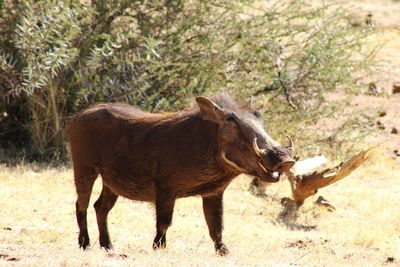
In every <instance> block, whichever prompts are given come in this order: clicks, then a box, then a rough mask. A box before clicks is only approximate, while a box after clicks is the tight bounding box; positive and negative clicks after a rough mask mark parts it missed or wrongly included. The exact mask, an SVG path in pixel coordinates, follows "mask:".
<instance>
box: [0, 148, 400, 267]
mask: <svg viewBox="0 0 400 267" xmlns="http://www.w3.org/2000/svg"><path fill="white" fill-rule="evenodd" d="M397 165H398V160H397V161H396V160H393V159H390V158H387V159H385V158H382V157H381V156H375V157H374V158H373V159H371V160H370V161H369V162H367V163H366V164H365V165H364V166H362V167H360V169H358V170H357V171H355V172H354V173H353V174H351V175H350V176H349V177H347V178H345V179H344V180H343V181H340V182H338V183H337V184H334V185H332V186H330V187H328V188H326V189H322V190H320V193H319V194H318V195H321V194H322V195H323V196H324V197H325V198H327V199H329V200H330V201H331V202H332V203H333V204H334V205H335V206H336V209H337V210H336V211H335V212H328V211H326V210H325V209H323V208H321V207H319V206H316V205H314V204H313V203H312V202H313V201H312V200H313V199H309V200H308V201H307V203H306V204H305V205H304V206H303V207H302V208H301V210H300V213H299V217H298V218H297V219H296V220H295V221H288V220H284V219H281V218H282V216H281V213H282V212H283V210H284V208H283V207H282V206H281V204H280V198H281V197H285V196H290V193H289V184H288V182H287V181H284V182H282V183H279V184H277V185H273V186H270V187H269V188H267V194H268V196H266V197H259V196H255V195H253V194H251V193H250V192H249V190H248V188H249V182H250V179H249V177H245V176H242V177H238V178H237V179H236V180H234V182H233V183H232V184H231V185H230V187H229V188H228V190H227V191H226V194H225V216H224V219H225V231H224V236H225V238H224V239H225V242H226V244H227V245H228V247H229V248H230V250H231V255H230V256H228V257H224V258H222V257H218V256H217V255H215V253H214V250H213V245H212V242H211V240H210V238H209V237H208V230H207V227H206V224H205V220H204V218H203V214H202V208H201V199H200V198H196V197H193V198H186V199H181V200H179V201H178V202H177V205H176V208H175V212H174V220H173V225H172V227H171V228H170V230H169V231H168V244H167V249H165V250H162V251H156V252H155V251H153V250H152V248H151V243H152V240H153V235H154V233H155V222H154V210H153V207H152V206H151V205H149V204H145V203H140V202H133V201H129V200H126V199H123V198H120V199H119V200H118V202H117V205H116V206H115V208H114V209H113V210H112V211H111V213H110V216H109V226H110V234H111V239H112V241H113V243H114V250H113V251H112V252H106V251H104V250H101V249H100V248H99V244H98V239H97V238H98V233H97V225H96V222H95V213H94V209H93V208H90V209H89V214H88V225H89V233H90V235H91V243H92V246H91V248H90V249H89V250H88V251H86V252H83V251H81V250H80V249H78V246H77V229H78V228H77V225H76V221H75V207H74V202H75V191H74V185H73V179H72V171H71V169H69V168H47V167H44V168H43V167H39V166H32V165H31V166H24V165H20V166H18V167H14V168H6V167H4V166H3V167H1V166H0V196H1V197H0V207H1V209H0V265H8V264H16V265H22V266H25V265H33V266H86V265H90V266H96V265H98V266H115V265H118V266H120V265H121V266H126V265H135V266H159V265H163V266H188V265H194V266H217V265H218V266H232V265H242V266H243V265H247V266H249V265H250V266H260V265H269V266H272V265H274V266H276V265H278V266H292V265H295V266H343V265H347V266H349V265H352V266H379V265H384V264H394V266H395V265H399V264H400V261H399V260H400V213H399V206H398V205H399V203H400V173H399V171H398V169H396V168H397V167H396V166H397ZM100 186H101V181H100V179H98V181H97V182H96V186H95V190H94V193H93V195H92V199H91V204H92V205H93V203H94V201H95V200H96V198H97V196H98V195H99V190H100ZM315 198H316V197H314V199H315ZM392 261H393V262H392Z"/></svg>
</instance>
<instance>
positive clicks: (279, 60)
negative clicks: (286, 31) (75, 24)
mask: <svg viewBox="0 0 400 267" xmlns="http://www.w3.org/2000/svg"><path fill="white" fill-rule="evenodd" d="M283 49H284V47H283V45H280V46H279V54H278V56H277V58H276V61H275V67H276V69H277V74H278V81H279V84H280V85H281V86H282V89H283V94H284V95H285V97H286V100H287V102H288V103H289V105H290V106H291V107H292V108H296V109H297V106H296V105H295V104H294V103H293V101H292V97H291V96H290V94H289V90H288V88H287V87H286V83H285V82H284V81H283V79H282V59H283Z"/></svg>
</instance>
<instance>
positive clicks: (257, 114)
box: [253, 110, 261, 118]
mask: <svg viewBox="0 0 400 267" xmlns="http://www.w3.org/2000/svg"><path fill="white" fill-rule="evenodd" d="M253 116H254V117H256V118H261V114H260V112H258V111H257V110H255V111H253Z"/></svg>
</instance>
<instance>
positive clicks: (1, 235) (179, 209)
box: [0, 0, 400, 266]
mask: <svg viewBox="0 0 400 267" xmlns="http://www.w3.org/2000/svg"><path fill="white" fill-rule="evenodd" d="M328 2H329V1H328ZM343 2H345V1H343ZM345 4H346V5H349V6H350V7H349V8H351V10H353V8H354V7H355V8H356V9H354V10H355V11H357V10H361V11H360V12H358V11H357V12H358V13H357V16H359V18H360V19H361V21H362V19H363V16H365V14H367V13H369V12H372V15H373V16H372V18H373V21H374V23H376V25H377V27H381V29H380V30H378V31H377V33H376V34H375V35H374V36H373V37H372V39H373V40H372V42H373V44H375V43H384V47H383V48H382V49H381V50H380V52H379V54H378V56H379V58H380V59H382V64H383V65H384V69H383V71H382V72H381V73H377V74H376V75H377V76H379V77H382V79H381V80H380V82H379V83H378V85H379V86H381V87H382V88H383V89H384V91H385V92H389V91H390V87H391V84H392V83H393V81H395V80H396V79H397V81H400V63H399V61H398V59H399V55H400V42H399V40H400V28H399V26H398V25H400V16H399V15H398V14H399V12H400V2H399V1H391V0H382V1H371V0H364V1H361V0H360V1H356V0H352V1H346V2H345ZM357 16H355V17H357ZM354 101H355V102H354V105H357V106H361V107H366V108H370V109H379V108H380V107H385V108H386V110H387V111H388V115H387V116H386V117H384V118H380V120H382V122H383V123H384V124H385V125H386V129H385V130H382V131H381V132H380V133H379V136H371V137H370V138H369V144H370V145H371V144H384V146H385V147H384V148H383V149H382V150H381V151H379V152H376V153H375V154H374V156H373V157H372V158H371V159H370V160H369V161H368V162H366V163H365V164H364V165H363V166H361V167H360V168H359V169H357V170H356V171H355V172H354V173H352V174H351V175H350V176H349V177H347V178H345V179H344V180H342V181H340V182H338V183H336V184H333V185H331V186H329V187H327V188H324V189H321V190H320V192H319V193H318V194H317V195H316V196H315V197H313V198H312V199H308V200H307V201H306V203H305V205H304V206H303V207H302V208H301V209H300V211H299V214H298V217H297V218H296V219H295V220H289V219H288V218H286V219H285V218H283V216H282V214H283V213H284V211H285V210H284V207H283V206H282V205H281V204H280V199H281V198H282V197H289V196H290V188H289V183H288V182H287V181H283V182H281V183H278V184H276V185H272V186H270V187H268V188H267V189H266V193H267V195H266V196H264V197H261V196H255V195H253V194H251V193H250V191H249V190H248V189H249V183H250V181H251V179H250V178H249V177H245V176H241V177H238V178H237V179H236V180H234V182H233V183H232V184H231V185H230V186H229V188H228V189H227V191H226V193H225V214H224V220H225V231H224V240H225V243H226V244H227V246H228V247H229V249H230V251H231V255H229V256H228V257H224V258H222V257H218V256H217V255H216V254H215V253H214V249H213V244H212V241H211V239H210V238H209V236H208V230H207V226H206V223H205V220H204V217H203V211H202V207H201V199H200V198H196V197H193V198H186V199H181V200H178V202H177V204H176V208H175V212H174V220H173V225H172V227H171V228H170V229H169V231H168V235H167V248H166V249H165V250H161V251H153V250H152V248H151V245H152V240H153V238H154V235H155V218H154V217H155V216H154V209H153V207H152V206H151V205H149V204H146V203H140V202H133V201H129V200H126V199H123V198H119V200H118V202H117V204H116V206H115V208H114V209H113V210H112V211H111V213H110V216H109V229H110V234H111V240H112V242H113V244H114V250H113V251H112V252H106V251H104V250H101V249H100V248H99V243H98V232H97V224H96V219H95V213H94V209H93V208H92V206H93V203H94V201H95V200H96V199H97V197H98V195H99V192H100V188H101V180H100V179H98V181H97V182H96V185H95V190H94V192H93V194H92V199H91V206H90V209H89V211H88V226H89V234H90V237H91V247H90V249H89V250H88V251H86V252H84V251H81V250H80V249H79V248H78V244H77V235H78V227H77V224H76V219H75V200H76V194H75V188H74V184H73V175H72V170H71V169H70V168H68V167H64V168H50V167H47V166H38V165H24V164H20V165H18V166H17V167H6V166H2V165H0V266H8V265H18V266H28V265H29V266H128V265H129V266H160V265H162V266H189V265H190V266H232V265H236V266H400V207H399V204H400V168H399V165H400V164H399V163H400V160H399V159H400V157H395V156H393V150H394V149H400V138H399V136H400V135H393V134H391V133H390V131H391V129H392V127H393V126H396V127H397V128H399V127H400V124H399V123H400V117H399V116H398V110H399V108H400V106H399V103H400V98H399V97H397V98H396V97H395V96H393V97H388V96H384V97H375V96H368V97H366V96H364V95H359V96H357V97H356V98H355V100H354ZM320 195H323V196H324V197H325V198H326V199H328V200H329V201H330V202H331V203H332V204H333V205H334V206H335V207H336V211H334V212H329V211H327V210H325V209H324V208H322V207H319V206H316V205H314V204H313V201H314V200H315V199H316V198H317V197H318V196H320Z"/></svg>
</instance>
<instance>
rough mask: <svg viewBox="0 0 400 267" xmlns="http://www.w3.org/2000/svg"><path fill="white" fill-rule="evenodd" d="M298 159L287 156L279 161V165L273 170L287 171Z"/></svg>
mask: <svg viewBox="0 0 400 267" xmlns="http://www.w3.org/2000/svg"><path fill="white" fill-rule="evenodd" d="M295 163H296V161H295V160H294V159H292V158H285V159H284V160H283V161H282V162H281V163H278V165H276V166H275V169H274V170H273V171H275V172H280V173H282V172H286V171H289V170H290V169H291V168H292V167H293V166H294V164H295Z"/></svg>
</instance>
